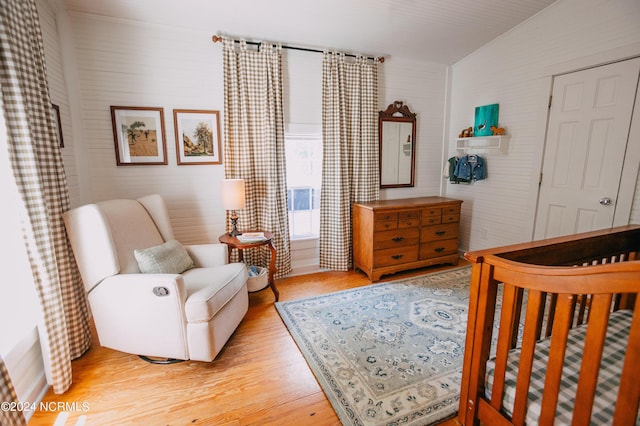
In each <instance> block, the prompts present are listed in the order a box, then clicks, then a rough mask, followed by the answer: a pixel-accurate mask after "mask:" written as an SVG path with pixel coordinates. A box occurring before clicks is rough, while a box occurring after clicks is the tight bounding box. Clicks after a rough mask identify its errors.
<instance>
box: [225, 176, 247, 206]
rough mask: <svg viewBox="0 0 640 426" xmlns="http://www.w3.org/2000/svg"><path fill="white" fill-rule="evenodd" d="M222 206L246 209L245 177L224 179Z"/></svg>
mask: <svg viewBox="0 0 640 426" xmlns="http://www.w3.org/2000/svg"><path fill="white" fill-rule="evenodd" d="M222 208H223V209H225V210H240V209H244V179H223V181H222Z"/></svg>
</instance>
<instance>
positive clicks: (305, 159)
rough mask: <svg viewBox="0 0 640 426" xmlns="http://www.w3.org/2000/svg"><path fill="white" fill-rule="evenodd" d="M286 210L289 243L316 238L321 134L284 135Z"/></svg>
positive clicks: (318, 217) (318, 222)
mask: <svg viewBox="0 0 640 426" xmlns="http://www.w3.org/2000/svg"><path fill="white" fill-rule="evenodd" d="M285 155H286V159H287V198H288V202H287V210H288V211H289V236H290V238H291V239H292V240H297V239H303V238H317V237H318V236H319V235H320V187H321V185H322V135H320V134H286V135H285Z"/></svg>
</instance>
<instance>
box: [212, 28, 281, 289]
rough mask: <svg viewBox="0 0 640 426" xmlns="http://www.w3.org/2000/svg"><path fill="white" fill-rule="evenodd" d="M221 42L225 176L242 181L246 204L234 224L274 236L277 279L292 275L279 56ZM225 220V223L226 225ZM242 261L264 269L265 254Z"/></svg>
mask: <svg viewBox="0 0 640 426" xmlns="http://www.w3.org/2000/svg"><path fill="white" fill-rule="evenodd" d="M239 44H240V45H239V47H238V48H237V49H236V46H235V43H234V41H233V40H231V39H227V38H225V39H224V40H223V65H224V102H225V114H224V131H225V147H224V154H225V161H224V164H225V175H226V177H227V178H229V179H240V178H242V179H245V191H246V203H245V204H246V206H245V208H244V209H243V210H240V211H238V216H239V220H238V226H239V227H240V229H241V230H242V229H245V230H258V229H259V230H266V231H271V232H272V233H273V241H274V244H275V247H276V251H277V256H276V268H277V273H276V277H282V276H284V275H286V274H288V273H290V272H291V253H290V248H289V218H288V211H287V179H286V164H285V152H284V114H283V109H282V55H281V48H280V47H279V46H273V45H269V44H265V43H263V44H262V45H261V46H260V50H259V51H258V52H256V51H250V50H248V49H247V45H246V43H245V42H240V43H239ZM228 222H229V221H228V220H227V223H228ZM244 256H245V261H246V262H247V263H251V264H254V265H258V266H267V265H268V260H269V252H268V251H267V250H266V249H264V250H257V249H254V250H248V251H247V252H246V253H244Z"/></svg>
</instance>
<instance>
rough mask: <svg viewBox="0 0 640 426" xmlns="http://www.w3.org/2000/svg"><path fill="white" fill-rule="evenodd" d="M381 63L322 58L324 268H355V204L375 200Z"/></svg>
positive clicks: (334, 56)
mask: <svg viewBox="0 0 640 426" xmlns="http://www.w3.org/2000/svg"><path fill="white" fill-rule="evenodd" d="M377 108H378V61H377V60H374V61H369V60H367V59H366V58H363V57H358V58H356V60H355V61H347V60H346V59H345V56H344V55H343V54H336V53H328V52H325V53H324V58H323V62H322V139H323V141H322V142H323V147H324V148H323V152H324V154H323V165H322V191H321V195H320V267H321V268H326V269H333V270H339V271H346V270H347V269H349V268H350V267H351V263H352V262H351V254H352V244H351V241H352V236H351V203H352V202H365V201H372V200H377V199H378V198H379V196H380V184H379V180H380V177H379V170H378V112H377Z"/></svg>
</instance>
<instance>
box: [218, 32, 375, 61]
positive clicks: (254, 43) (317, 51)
mask: <svg viewBox="0 0 640 426" xmlns="http://www.w3.org/2000/svg"><path fill="white" fill-rule="evenodd" d="M211 40H212V41H213V42H214V43H218V42H221V41H222V37H220V36H218V35H214V36H213V37H211ZM234 41H235V42H237V41H236V40H234ZM245 43H247V44H251V45H254V46H260V45H261V44H262V43H261V42H258V41H245ZM282 48H283V49H291V50H301V51H303V52H315V53H324V52H323V51H322V50H318V49H311V48H309V47H297V46H287V45H282ZM344 55H345V56H349V57H351V58H357V57H359V56H364V55H353V54H351V53H345V54H344ZM366 58H367V59H371V60H376V59H377V60H378V61H379V62H380V63H382V62H384V56H379V57H377V58H376V57H373V56H367V57H366Z"/></svg>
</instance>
